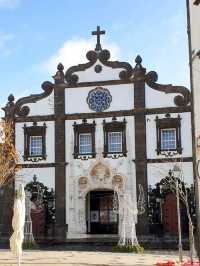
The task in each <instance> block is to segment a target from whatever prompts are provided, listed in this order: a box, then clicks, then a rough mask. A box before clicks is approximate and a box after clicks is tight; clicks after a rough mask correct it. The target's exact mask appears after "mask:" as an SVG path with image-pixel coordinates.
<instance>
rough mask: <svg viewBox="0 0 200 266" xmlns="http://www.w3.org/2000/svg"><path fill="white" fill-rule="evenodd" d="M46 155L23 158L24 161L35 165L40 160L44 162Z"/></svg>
mask: <svg viewBox="0 0 200 266" xmlns="http://www.w3.org/2000/svg"><path fill="white" fill-rule="evenodd" d="M46 158H47V156H46V155H37V156H23V159H24V161H29V162H34V163H37V162H39V161H42V160H46Z"/></svg>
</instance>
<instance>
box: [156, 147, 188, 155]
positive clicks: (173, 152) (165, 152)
mask: <svg viewBox="0 0 200 266" xmlns="http://www.w3.org/2000/svg"><path fill="white" fill-rule="evenodd" d="M182 150H183V149H182V148H180V149H171V150H169V149H168V150H156V152H157V155H165V156H166V157H172V156H174V155H177V154H182Z"/></svg>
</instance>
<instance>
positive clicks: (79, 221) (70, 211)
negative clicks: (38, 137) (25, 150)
mask: <svg viewBox="0 0 200 266" xmlns="http://www.w3.org/2000/svg"><path fill="white" fill-rule="evenodd" d="M111 120H112V119H111V118H106V122H111ZM122 120H123V117H119V118H117V121H122ZM126 121H127V128H126V137H127V148H128V153H127V157H122V158H119V159H111V158H103V155H102V152H103V146H104V142H103V138H104V135H103V119H102V118H99V119H95V122H96V132H95V142H96V152H97V155H96V158H94V159H89V160H77V159H74V158H73V151H74V150H73V149H74V132H73V123H74V121H66V122H65V124H66V161H67V162H69V164H68V165H67V167H66V206H67V210H66V220H67V223H68V237H72V238H74V237H84V235H85V234H86V227H85V213H86V209H85V208H86V202H85V200H86V195H87V193H88V192H89V191H92V190H95V189H114V187H113V186H112V177H113V176H115V175H120V176H122V177H123V182H124V193H130V194H131V196H132V198H133V202H134V204H135V206H136V175H135V164H134V162H133V159H134V158H135V154H134V149H132V147H134V141H135V136H134V118H133V117H126ZM87 122H88V123H92V122H93V120H92V119H88V120H87ZM76 123H77V124H78V123H82V121H81V120H78V121H77V120H76ZM99 162H100V163H102V164H103V165H105V166H106V167H108V168H109V169H110V171H111V176H110V180H108V181H106V182H102V183H99V182H96V181H93V180H92V177H91V176H90V172H91V170H92V169H93V167H94V166H95V165H97V164H98V163H99ZM80 177H86V178H87V179H88V181H89V184H88V186H87V188H86V189H85V190H83V191H82V190H80V188H79V183H78V181H79V178H80ZM120 227H121V223H120V224H119V228H120ZM119 230H120V229H119Z"/></svg>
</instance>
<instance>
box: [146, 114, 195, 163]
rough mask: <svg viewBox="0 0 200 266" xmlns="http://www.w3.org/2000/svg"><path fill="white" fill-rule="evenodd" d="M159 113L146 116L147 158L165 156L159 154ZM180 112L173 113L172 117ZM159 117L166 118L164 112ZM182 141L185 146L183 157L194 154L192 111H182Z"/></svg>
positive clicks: (183, 146)
mask: <svg viewBox="0 0 200 266" xmlns="http://www.w3.org/2000/svg"><path fill="white" fill-rule="evenodd" d="M156 116H157V115H147V116H146V132H147V137H146V140H147V158H148V159H154V158H165V156H164V155H157V152H156V149H157V141H156V122H155V119H156ZM177 116H178V114H177V113H174V114H171V117H177ZM158 117H159V118H164V117H165V115H164V114H158ZM180 117H181V118H182V119H181V142H182V148H183V153H182V156H183V157H190V156H192V134H191V113H189V112H188V113H181V114H180Z"/></svg>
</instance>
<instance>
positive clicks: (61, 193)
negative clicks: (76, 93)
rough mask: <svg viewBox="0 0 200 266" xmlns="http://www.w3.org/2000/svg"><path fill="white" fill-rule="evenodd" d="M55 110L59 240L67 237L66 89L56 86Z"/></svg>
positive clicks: (57, 230)
mask: <svg viewBox="0 0 200 266" xmlns="http://www.w3.org/2000/svg"><path fill="white" fill-rule="evenodd" d="M54 110H55V214H56V215H55V216H56V226H55V235H56V237H57V239H59V240H65V239H66V166H65V120H63V119H60V118H61V117H62V116H64V114H65V91H64V89H62V88H60V87H59V86H57V85H56V86H55V88H54Z"/></svg>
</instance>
